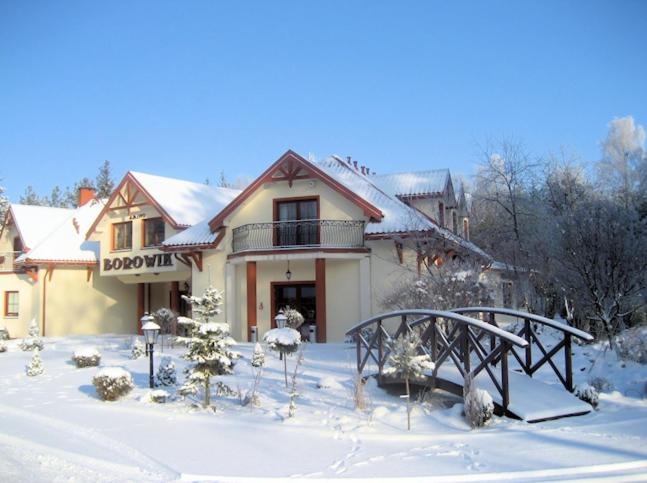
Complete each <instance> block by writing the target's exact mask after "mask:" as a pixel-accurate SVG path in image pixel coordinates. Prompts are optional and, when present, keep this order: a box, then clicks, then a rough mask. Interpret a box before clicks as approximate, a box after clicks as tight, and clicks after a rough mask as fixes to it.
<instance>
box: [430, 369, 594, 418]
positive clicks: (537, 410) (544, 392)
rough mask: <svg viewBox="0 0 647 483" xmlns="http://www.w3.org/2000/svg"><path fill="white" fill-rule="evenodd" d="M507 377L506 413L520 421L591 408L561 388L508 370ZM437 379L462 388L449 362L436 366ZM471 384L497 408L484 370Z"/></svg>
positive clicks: (496, 396)
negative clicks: (508, 403)
mask: <svg viewBox="0 0 647 483" xmlns="http://www.w3.org/2000/svg"><path fill="white" fill-rule="evenodd" d="M495 371H496V369H495ZM508 377H509V380H510V405H509V406H508V411H509V412H511V413H512V414H514V415H515V416H517V417H519V418H520V419H523V420H524V421H528V422H535V421H543V420H546V419H556V418H561V417H565V416H575V415H580V414H586V413H588V412H591V409H592V408H591V406H590V405H589V404H588V403H585V402H584V401H581V400H580V399H578V398H577V397H575V396H574V395H573V394H571V393H570V392H568V391H565V390H564V388H563V387H562V386H561V385H556V384H546V383H544V382H541V381H538V380H537V379H533V378H531V377H528V376H527V375H525V374H520V373H518V372H515V371H510V372H509V376H508ZM438 378H439V379H444V380H445V381H448V382H450V383H453V384H457V385H459V386H462V385H463V377H462V376H461V374H460V372H458V369H456V366H454V365H453V364H452V363H449V364H443V365H442V367H440V369H439V370H438ZM475 382H476V385H477V387H479V388H480V389H484V390H486V391H487V392H488V393H490V395H491V396H492V399H493V400H494V402H495V403H496V404H498V405H501V403H502V401H501V396H500V395H499V392H498V391H497V390H496V387H495V386H494V383H493V382H492V380H491V379H490V378H489V377H488V375H487V374H486V373H485V371H483V372H481V373H480V374H479V375H478V376H477V377H476V379H475Z"/></svg>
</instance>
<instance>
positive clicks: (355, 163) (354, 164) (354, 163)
mask: <svg viewBox="0 0 647 483" xmlns="http://www.w3.org/2000/svg"><path fill="white" fill-rule="evenodd" d="M353 166H354V167H355V171H357V161H353Z"/></svg>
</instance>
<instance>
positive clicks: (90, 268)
mask: <svg viewBox="0 0 647 483" xmlns="http://www.w3.org/2000/svg"><path fill="white" fill-rule="evenodd" d="M92 272H94V267H88V268H86V274H85V276H86V279H85V281H86V282H88V283H89V282H90V279H91V278H92Z"/></svg>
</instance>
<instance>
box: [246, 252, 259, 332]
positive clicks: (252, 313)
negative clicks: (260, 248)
mask: <svg viewBox="0 0 647 483" xmlns="http://www.w3.org/2000/svg"><path fill="white" fill-rule="evenodd" d="M255 325H257V322H256V262H247V341H248V342H249V341H251V340H252V327H253V326H255Z"/></svg>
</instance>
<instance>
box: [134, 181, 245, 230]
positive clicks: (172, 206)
mask: <svg viewBox="0 0 647 483" xmlns="http://www.w3.org/2000/svg"><path fill="white" fill-rule="evenodd" d="M130 174H131V175H132V176H133V177H134V178H135V179H136V180H137V182H138V183H139V184H140V185H141V186H142V187H143V188H144V189H145V190H146V191H147V192H148V194H149V195H150V196H151V197H152V198H153V199H154V200H155V201H156V202H157V203H159V205H160V206H161V207H162V209H164V211H166V213H168V215H169V216H170V217H171V218H172V219H173V221H175V222H176V223H177V224H178V225H182V226H190V225H194V224H195V223H198V222H200V221H201V220H203V219H204V218H206V217H207V216H208V215H210V214H213V213H218V212H220V211H221V210H222V209H223V208H224V207H225V206H227V205H228V204H229V203H230V202H231V200H233V199H234V198H235V197H236V196H238V195H239V194H240V190H236V189H232V188H220V187H216V186H209V185H206V184H202V183H194V182H192V181H184V180H181V179H175V178H166V177H163V176H156V175H153V174H146V173H138V172H135V171H131V172H130Z"/></svg>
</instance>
